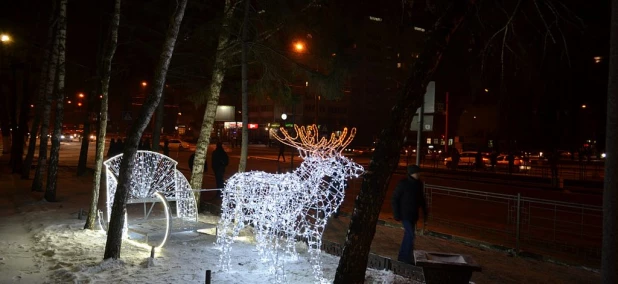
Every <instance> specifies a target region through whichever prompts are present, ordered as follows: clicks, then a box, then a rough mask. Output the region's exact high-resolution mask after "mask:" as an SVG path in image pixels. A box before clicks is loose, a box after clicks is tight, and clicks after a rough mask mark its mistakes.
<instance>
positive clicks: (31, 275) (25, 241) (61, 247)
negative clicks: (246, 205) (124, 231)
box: [0, 201, 408, 283]
mask: <svg viewBox="0 0 618 284" xmlns="http://www.w3.org/2000/svg"><path fill="white" fill-rule="evenodd" d="M30 207H31V209H32V211H31V212H28V213H23V214H19V215H17V216H13V217H9V218H6V219H4V220H3V221H2V224H3V225H2V226H3V228H2V229H3V231H7V230H11V227H19V226H23V227H24V230H20V229H17V231H15V233H20V235H21V236H20V237H17V236H16V238H9V239H3V240H2V241H0V263H1V266H0V267H1V270H2V276H0V282H2V283H10V282H22V283H110V282H114V283H204V280H205V275H206V270H211V271H212V283H273V282H275V279H274V275H273V274H272V273H270V272H269V263H267V262H263V261H261V260H260V258H259V256H258V255H257V251H256V250H255V246H254V242H253V238H252V237H251V236H246V237H241V238H239V239H238V240H237V241H236V243H235V244H234V246H233V248H232V252H231V253H232V260H233V261H232V265H231V269H230V270H229V271H222V270H220V269H219V267H218V263H219V253H220V251H219V250H218V249H217V248H216V247H215V245H214V241H215V237H214V236H211V235H207V234H200V233H195V232H188V233H176V234H174V235H173V236H172V238H170V240H169V242H168V243H167V244H166V246H164V247H163V248H161V249H158V250H157V251H156V253H155V257H154V259H151V258H150V249H149V248H148V247H146V246H143V245H140V244H141V243H136V242H132V241H125V242H124V243H123V246H122V253H121V258H120V259H119V260H105V261H104V260H102V257H103V252H104V250H105V241H106V235H105V232H104V231H102V230H95V231H93V230H84V229H82V228H83V226H84V220H79V219H77V216H76V213H77V212H76V211H74V210H70V209H69V208H66V207H65V206H62V208H59V206H57V205H55V204H50V203H47V204H46V202H44V201H41V202H38V203H35V204H32V205H31V206H30ZM202 219H203V221H206V222H215V221H216V220H217V218H216V217H211V216H206V217H202ZM24 232H25V233H27V234H26V236H24V235H23V233H24ZM28 236H29V237H28ZM299 248H300V251H299V252H300V258H299V259H297V260H289V259H288V260H286V263H285V272H286V276H287V280H288V282H289V283H312V282H315V278H314V276H313V273H312V269H311V265H310V264H309V261H308V254H307V253H306V249H305V250H303V249H302V244H301V243H299ZM29 257H33V258H32V259H28V258H29ZM322 260H323V271H324V274H325V277H326V278H327V279H332V278H334V274H335V270H336V268H337V264H338V261H339V259H338V258H337V257H334V256H331V255H328V254H323V255H322ZM28 262H32V263H31V265H30V264H28ZM24 264H27V265H24ZM7 268H8V269H7ZM366 279H367V283H407V282H408V281H407V280H406V279H404V278H402V277H400V276H397V275H393V274H392V273H390V272H387V271H377V270H373V269H369V270H368V273H367V274H366Z"/></svg>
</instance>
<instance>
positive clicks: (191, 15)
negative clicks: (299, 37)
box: [0, 0, 609, 148]
mask: <svg viewBox="0 0 618 284" xmlns="http://www.w3.org/2000/svg"><path fill="white" fill-rule="evenodd" d="M207 2H208V1H190V2H189V5H190V6H189V8H188V10H187V14H186V17H185V21H184V23H183V28H182V29H183V30H182V32H181V37H183V36H191V35H201V36H202V38H201V39H200V40H199V41H197V40H195V37H193V38H191V37H189V38H188V40H183V39H182V38H181V39H179V43H178V46H177V49H176V50H177V54H176V55H175V57H174V60H173V62H172V66H171V70H170V75H169V78H168V83H169V84H172V85H175V86H179V87H182V88H185V89H186V92H185V93H187V94H190V93H192V92H195V90H197V89H200V88H202V87H203V86H205V85H206V84H207V83H208V79H207V78H209V71H208V70H209V68H210V64H211V63H212V62H211V61H212V56H213V46H214V43H215V42H216V35H217V33H218V28H217V27H218V25H217V23H218V22H217V21H218V19H219V17H220V16H221V10H222V9H221V5H222V3H207ZM215 2H221V1H215ZM254 2H255V3H254V6H255V7H258V6H259V5H260V3H259V2H258V1H254ZM340 2H341V3H343V4H341V5H340V6H345V5H347V6H348V10H347V11H346V12H345V13H349V14H350V15H353V16H354V17H361V18H362V17H365V16H366V14H368V13H373V12H375V11H386V10H387V9H382V8H384V7H382V8H380V7H378V5H386V4H377V2H375V3H373V2H371V1H360V2H359V1H351V2H350V1H340ZM415 2H418V1H415ZM420 2H423V1H420ZM436 2H437V1H436ZM507 2H509V1H507ZM515 2H516V1H515ZM539 2H543V1H539ZM337 3H338V2H337ZM406 3H407V4H408V5H409V7H408V9H409V12H408V13H407V14H405V15H404V16H402V17H404V18H405V17H407V18H406V19H409V22H405V21H404V22H405V23H406V24H409V25H410V26H412V25H416V26H425V27H427V26H429V27H430V24H431V21H432V19H433V18H432V17H426V16H424V15H426V13H425V11H426V9H427V8H428V7H426V6H425V5H424V4H418V3H417V4H414V5H412V3H413V2H412V1H408V2H406ZM552 3H554V2H552ZM554 4H556V5H558V6H559V7H569V10H562V11H563V12H562V14H561V18H560V19H559V21H560V27H561V29H560V30H558V29H556V28H553V29H551V31H552V36H553V37H554V38H555V40H556V43H555V44H553V43H551V40H550V44H548V45H546V46H545V49H543V48H539V47H540V46H542V45H541V44H540V42H541V41H542V40H543V39H546V38H547V37H546V36H545V32H544V31H543V29H542V28H539V27H542V26H543V23H542V22H540V21H539V20H538V19H535V17H534V16H535V15H533V13H529V12H530V11H532V10H530V9H528V8H530V7H523V11H524V13H523V16H521V17H519V18H517V19H516V20H515V21H514V27H515V28H514V32H513V30H512V31H511V32H512V33H511V34H512V36H510V37H509V38H508V39H507V43H508V44H509V46H508V48H509V49H511V50H510V51H508V50H507V53H506V57H505V58H506V60H505V61H504V64H503V62H502V60H500V48H501V44H500V40H499V41H495V42H494V43H489V41H488V38H489V37H490V36H491V34H493V33H494V32H495V31H496V29H498V28H499V25H498V24H495V23H496V22H498V23H500V21H496V19H499V18H500V17H503V18H505V15H504V14H502V15H501V14H500V13H502V12H499V11H498V10H497V11H488V10H481V11H480V12H479V14H480V15H485V16H483V17H479V18H477V19H473V20H470V21H468V24H466V25H465V26H464V27H462V28H461V30H460V32H459V33H458V34H457V36H456V39H457V40H455V39H454V40H453V41H452V46H451V47H450V48H449V50H448V51H447V53H446V54H445V56H444V58H443V62H442V65H441V67H440V68H439V70H438V73H437V74H436V81H438V82H439V83H438V84H437V85H438V91H439V92H440V93H442V94H443V93H444V92H446V91H448V92H449V93H451V100H452V101H451V103H452V104H451V107H452V111H453V114H454V115H455V116H456V115H458V114H461V113H463V112H464V111H466V109H467V108H469V107H470V105H472V106H474V105H484V104H492V105H495V106H496V107H497V108H498V109H499V111H500V113H501V114H504V115H503V116H504V118H503V122H501V123H502V124H501V126H500V127H501V128H508V129H509V130H508V131H506V132H512V133H516V134H517V135H521V136H522V137H519V139H521V140H525V141H527V143H528V145H526V146H527V147H532V145H531V144H538V143H540V142H539V141H540V140H544V141H545V142H543V143H540V144H552V143H553V144H555V143H558V144H561V147H570V148H572V147H577V146H578V145H579V144H581V142H582V141H583V140H585V139H586V137H591V138H592V139H594V140H598V141H599V143H602V141H603V140H604V119H605V117H604V112H605V98H606V93H607V91H606V89H607V63H608V61H607V56H608V49H609V44H608V42H609V2H608V1H600V2H598V3H597V4H595V5H589V4H588V3H585V2H581V1H563V2H560V3H557V2H556V3H554ZM169 5H171V4H170V1H164V0H152V1H124V2H123V6H122V13H123V14H122V16H121V20H120V22H121V29H120V34H119V36H120V38H119V46H118V50H117V53H116V56H115V58H114V66H113V72H114V77H113V79H112V86H111V91H110V96H111V97H110V98H111V102H112V107H120V108H122V107H123V106H122V104H126V103H127V102H126V100H123V99H122V98H123V97H126V96H127V95H128V94H131V93H134V92H138V91H139V82H141V81H143V80H146V81H148V80H149V79H150V78H152V76H153V70H154V65H155V63H156V58H157V57H158V52H159V50H160V44H161V42H162V39H163V36H164V31H165V27H166V21H167V17H168V14H169V12H170V10H171V9H170V6H169ZM398 5H400V3H399V4H398ZM509 5H510V4H509ZM50 6H51V5H50V1H47V0H22V1H2V4H0V32H6V33H9V34H12V35H13V37H14V38H15V39H16V43H17V42H19V48H20V49H21V50H28V47H31V48H32V52H33V54H34V56H35V58H37V59H36V60H37V61H36V63H35V64H34V65H35V66H36V67H35V68H38V65H40V64H39V62H40V59H39V57H40V51H41V48H42V46H43V45H44V42H45V39H46V33H47V31H46V27H47V21H48V14H49V10H50ZM558 6H557V7H558ZM396 8H398V7H396ZM483 9H485V8H483ZM505 9H506V10H509V11H510V10H511V9H512V7H510V6H508V5H507V6H505ZM543 9H544V8H543V7H541V10H543ZM111 10H112V1H95V0H89V1H69V10H68V33H67V40H68V43H67V44H68V46H67V56H68V65H67V72H68V74H67V83H66V86H67V94H68V96H69V97H71V96H76V94H77V93H79V92H87V91H88V90H89V88H91V86H92V82H93V76H94V75H95V66H96V58H97V53H98V52H99V49H100V42H101V40H102V39H103V38H105V35H106V30H107V25H108V20H109V13H110V12H111ZM543 11H544V12H547V9H546V8H545V10H543ZM526 13H529V14H526ZM487 15H491V16H487ZM354 17H343V15H342V17H341V19H344V18H345V19H354ZM547 21H548V22H549V23H551V22H552V21H554V19H553V18H552V19H550V18H548V19H547ZM346 28H347V29H348V30H351V29H353V28H354V26H353V25H352V24H349V25H347V26H346ZM344 30H345V29H344ZM392 30H393V32H396V31H397V29H396V28H393V29H392ZM282 34H283V35H293V34H294V32H293V31H290V30H289V29H288V30H284V31H282ZM208 35H211V36H210V37H209V36H208ZM287 37H288V36H282V37H281V38H287ZM289 37H293V36H289ZM499 38H500V39H501V38H502V37H501V36H500V37H499ZM405 40H406V39H401V41H405ZM488 43H489V45H488ZM488 46H489V48H487V47H488ZM485 49H486V51H487V54H488V56H486V57H485V58H484V57H483V56H481V55H480V54H481V52H482V51H483V50H485ZM543 50H544V51H543ZM596 56H600V57H601V60H600V62H599V63H595V61H594V59H593V58H594V57H596ZM191 62H195V63H199V64H201V67H200V68H199V70H198V69H194V70H193V71H195V72H193V73H191V74H195V76H196V78H187V77H188V76H183V72H187V70H185V69H183V68H184V67H185V66H188V64H189V63H191ZM481 65H483V66H482V68H481ZM181 67H183V68H181ZM503 67H504V69H503ZM188 70H192V69H188ZM234 72H236V71H233V72H231V74H229V76H230V77H231V78H234V76H235V73H234ZM231 84H233V82H232V83H231ZM484 89H489V90H491V91H490V92H484ZM114 104H120V106H114ZM582 105H586V106H587V107H586V109H582V108H581V106H582ZM507 106H508V107H507ZM531 124H532V125H534V127H532V128H533V129H534V131H528V130H529V129H531V128H530V125H531ZM501 135H502V134H501ZM525 135H529V137H524V136H525ZM498 136H500V135H498ZM552 137H554V138H553V139H555V140H556V141H549V140H551V139H552ZM500 138H502V139H504V138H505V137H504V135H502V136H501V137H500ZM508 138H509V139H512V137H508ZM565 141H566V142H565ZM543 146H545V145H543ZM601 147H602V145H601Z"/></svg>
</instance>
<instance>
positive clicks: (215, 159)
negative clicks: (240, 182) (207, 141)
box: [211, 142, 229, 197]
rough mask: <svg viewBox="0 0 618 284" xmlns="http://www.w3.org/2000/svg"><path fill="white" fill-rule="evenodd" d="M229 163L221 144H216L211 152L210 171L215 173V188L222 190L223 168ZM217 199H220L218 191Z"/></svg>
mask: <svg viewBox="0 0 618 284" xmlns="http://www.w3.org/2000/svg"><path fill="white" fill-rule="evenodd" d="M228 163H229V157H228V156H227V153H225V150H224V149H223V144H222V143H221V142H217V147H216V148H215V150H214V151H213V152H212V163H211V165H212V170H213V171H214V172H215V181H216V182H217V188H218V189H221V188H223V174H224V173H225V167H227V164H228ZM219 197H221V191H219Z"/></svg>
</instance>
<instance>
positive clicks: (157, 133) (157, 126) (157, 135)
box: [152, 90, 165, 152]
mask: <svg viewBox="0 0 618 284" xmlns="http://www.w3.org/2000/svg"><path fill="white" fill-rule="evenodd" d="M163 115H165V90H164V91H163V92H162V93H161V101H160V102H159V106H158V107H157V114H156V115H155V123H154V128H153V129H152V151H154V152H159V142H160V141H161V126H163Z"/></svg>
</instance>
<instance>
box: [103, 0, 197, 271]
mask: <svg viewBox="0 0 618 284" xmlns="http://www.w3.org/2000/svg"><path fill="white" fill-rule="evenodd" d="M177 3H178V5H177V6H176V10H175V11H174V14H173V15H172V17H171V18H170V22H169V26H168V29H167V33H166V36H165V41H164V42H163V48H162V51H161V55H160V56H159V62H158V64H157V67H156V69H155V72H156V73H155V80H154V86H153V92H152V94H151V95H150V96H148V97H147V98H146V101H145V102H144V105H143V106H142V109H141V110H140V113H139V116H138V117H137V120H136V121H135V122H134V123H133V125H132V126H131V130H130V132H129V133H128V137H127V140H126V142H125V148H124V151H123V158H122V162H121V164H120V175H119V177H118V187H117V188H116V194H115V195H114V205H113V206H112V215H111V219H110V223H109V229H108V231H107V242H106V244H105V254H104V256H103V258H104V259H109V258H113V259H118V258H120V248H121V245H122V229H123V226H124V212H125V210H126V203H127V199H128V197H129V187H130V184H131V178H132V176H133V169H134V167H135V155H136V153H137V145H138V143H139V141H140V138H141V136H142V134H143V133H144V129H146V127H147V126H148V122H149V121H150V118H151V117H152V114H153V113H154V111H155V108H156V107H157V105H158V104H159V101H160V100H161V93H162V92H163V88H164V86H165V77H166V76H167V70H168V67H169V64H170V61H171V59H172V55H173V53H174V47H175V45H176V38H177V37H178V31H179V30H180V24H181V22H182V18H183V16H184V13H185V7H186V6H187V0H180V1H178V2H177Z"/></svg>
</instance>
